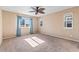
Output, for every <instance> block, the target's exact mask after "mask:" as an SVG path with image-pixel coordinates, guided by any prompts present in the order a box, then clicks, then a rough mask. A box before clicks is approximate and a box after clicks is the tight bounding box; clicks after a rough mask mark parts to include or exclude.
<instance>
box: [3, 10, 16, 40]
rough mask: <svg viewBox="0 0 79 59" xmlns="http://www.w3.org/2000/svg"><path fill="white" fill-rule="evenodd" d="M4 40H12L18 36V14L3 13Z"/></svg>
mask: <svg viewBox="0 0 79 59" xmlns="http://www.w3.org/2000/svg"><path fill="white" fill-rule="evenodd" d="M2 17H3V38H4V39H5V38H11V37H15V36H16V26H17V24H16V14H14V13H10V12H6V11H3V12H2Z"/></svg>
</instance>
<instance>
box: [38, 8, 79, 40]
mask: <svg viewBox="0 0 79 59" xmlns="http://www.w3.org/2000/svg"><path fill="white" fill-rule="evenodd" d="M65 13H73V29H71V30H67V29H65V28H64V14H65ZM40 20H43V26H42V27H40V25H39V31H40V33H42V34H47V35H51V36H56V37H60V38H65V39H69V40H74V41H79V7H74V8H71V9H67V10H63V11H60V12H56V13H52V14H49V15H46V16H44V17H42V19H40ZM40 20H39V22H40Z"/></svg>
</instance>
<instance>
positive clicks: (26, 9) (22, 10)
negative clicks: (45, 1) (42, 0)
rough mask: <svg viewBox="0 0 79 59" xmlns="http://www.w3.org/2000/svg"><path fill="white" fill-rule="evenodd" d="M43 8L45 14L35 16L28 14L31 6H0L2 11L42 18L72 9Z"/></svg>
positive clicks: (65, 7) (66, 7) (58, 7)
mask: <svg viewBox="0 0 79 59" xmlns="http://www.w3.org/2000/svg"><path fill="white" fill-rule="evenodd" d="M42 7H44V8H45V11H44V12H45V14H38V15H35V14H34V13H30V12H29V11H32V9H31V6H0V8H1V9H2V10H6V11H11V12H16V13H22V14H27V15H31V16H38V17H39V16H43V15H47V14H49V13H54V12H58V11H62V10H64V9H68V8H72V6H42Z"/></svg>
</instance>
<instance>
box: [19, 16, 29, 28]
mask: <svg viewBox="0 0 79 59" xmlns="http://www.w3.org/2000/svg"><path fill="white" fill-rule="evenodd" d="M29 19H30V18H25V17H21V19H20V20H19V26H20V27H22V28H24V27H29V26H30V20H29Z"/></svg>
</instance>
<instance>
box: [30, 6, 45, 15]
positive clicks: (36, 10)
mask: <svg viewBox="0 0 79 59" xmlns="http://www.w3.org/2000/svg"><path fill="white" fill-rule="evenodd" d="M31 9H33V11H29V12H35V15H37V14H38V13H40V14H45V12H44V10H45V8H42V7H40V6H36V7H31Z"/></svg>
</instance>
